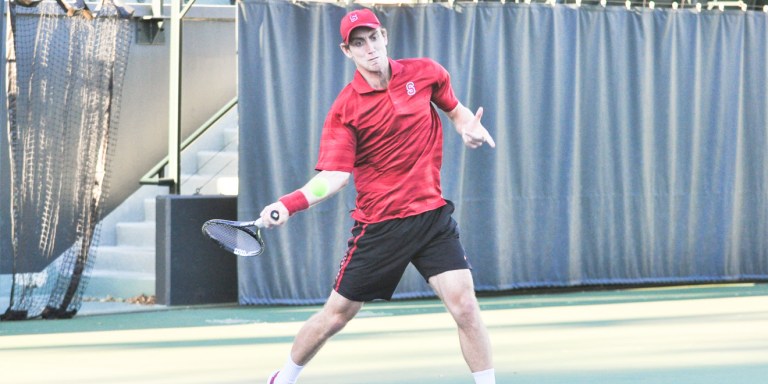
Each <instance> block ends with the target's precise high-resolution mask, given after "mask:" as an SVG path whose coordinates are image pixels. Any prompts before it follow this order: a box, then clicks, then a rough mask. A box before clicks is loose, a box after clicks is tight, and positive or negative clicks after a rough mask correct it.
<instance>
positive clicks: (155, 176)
mask: <svg viewBox="0 0 768 384" xmlns="http://www.w3.org/2000/svg"><path fill="white" fill-rule="evenodd" d="M236 105H237V97H235V98H233V99H232V100H230V101H229V102H228V103H227V104H225V105H224V106H223V107H222V108H221V109H219V111H218V112H216V113H215V114H213V116H211V117H210V118H209V119H208V120H207V121H206V122H205V123H203V125H201V126H200V128H198V129H197V130H196V131H195V132H193V133H192V134H191V135H190V136H189V137H188V138H186V139H185V140H184V141H183V142H182V143H181V145H180V147H181V148H180V150H181V151H183V150H184V149H186V148H187V147H188V146H190V145H191V144H192V143H193V142H195V140H197V138H198V137H200V136H202V134H203V133H205V132H206V131H207V130H208V129H209V128H210V127H212V126H213V125H214V124H216V122H217V121H219V119H221V118H222V116H224V115H225V114H226V113H227V112H229V111H230V110H231V109H232V108H234V107H235V106H236ZM169 160H170V158H169V157H168V156H165V158H164V159H163V160H160V162H159V163H157V165H155V166H154V167H152V169H150V170H149V172H147V173H145V174H144V176H142V177H141V179H140V180H139V184H141V185H170V184H173V179H169V178H164V177H163V176H164V168H165V166H167V165H168V162H169Z"/></svg>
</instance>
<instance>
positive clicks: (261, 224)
mask: <svg viewBox="0 0 768 384" xmlns="http://www.w3.org/2000/svg"><path fill="white" fill-rule="evenodd" d="M269 217H271V218H272V220H279V219H280V212H278V211H277V210H274V211H272V212H270V213H269ZM253 225H254V226H256V227H259V228H264V222H263V221H262V220H261V218H258V219H256V221H254V222H253Z"/></svg>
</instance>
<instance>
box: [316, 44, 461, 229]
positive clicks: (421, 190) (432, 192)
mask: <svg viewBox="0 0 768 384" xmlns="http://www.w3.org/2000/svg"><path fill="white" fill-rule="evenodd" d="M389 65H390V68H391V70H392V78H391V79H390V82H389V86H388V87H387V89H383V90H375V89H373V88H371V87H370V86H369V85H368V83H367V82H366V81H365V79H364V78H363V76H362V75H361V74H360V73H359V72H355V77H354V79H353V80H352V82H351V83H349V84H348V85H347V86H346V87H345V88H344V89H343V90H342V91H341V92H340V93H339V95H338V96H337V98H336V101H335V102H334V103H333V106H332V107H331V110H330V111H329V112H328V116H327V117H326V120H325V124H324V125H323V133H322V136H321V139H320V153H319V156H318V157H319V158H318V162H317V165H316V167H315V168H316V169H317V170H319V171H320V170H326V171H343V172H351V173H352V174H353V176H354V181H355V188H356V189H357V200H356V203H355V210H354V211H353V212H352V218H353V219H355V220H357V221H360V222H364V223H376V222H380V221H384V220H389V219H394V218H403V217H408V216H413V215H417V214H419V213H422V212H426V211H429V210H432V209H435V208H438V207H441V206H443V205H444V204H445V200H444V199H443V196H442V192H441V189H440V167H441V166H442V158H443V132H442V124H441V122H440V118H439V117H438V115H437V111H436V110H435V108H434V106H437V107H439V108H440V109H442V110H444V111H451V110H453V109H454V108H456V106H457V105H458V103H459V101H458V100H457V99H456V96H455V95H454V93H453V88H452V87H451V83H450V76H449V74H448V71H446V70H445V68H443V67H442V66H441V65H440V64H438V63H436V62H434V61H432V60H430V59H404V60H392V59H390V60H389Z"/></svg>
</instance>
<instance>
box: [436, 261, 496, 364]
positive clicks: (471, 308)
mask: <svg viewBox="0 0 768 384" xmlns="http://www.w3.org/2000/svg"><path fill="white" fill-rule="evenodd" d="M429 284H430V285H431V286H432V289H434V290H435V293H437V295H438V297H440V299H441V300H442V301H443V303H444V304H445V306H446V308H447V309H448V312H450V314H451V315H452V316H453V319H454V320H455V321H456V325H457V326H458V331H459V342H460V344H461V352H462V354H463V355H464V360H465V361H466V362H467V365H468V366H469V369H470V370H471V371H472V372H481V371H486V370H489V369H492V368H493V353H492V351H491V339H490V336H489V335H488V330H487V329H486V328H485V324H484V323H483V319H482V317H481V315H480V305H479V304H478V303H477V298H476V297H475V288H474V283H473V282H472V274H471V273H470V271H469V270H468V269H460V270H456V271H448V272H444V273H441V274H439V275H436V276H433V277H431V278H430V279H429Z"/></svg>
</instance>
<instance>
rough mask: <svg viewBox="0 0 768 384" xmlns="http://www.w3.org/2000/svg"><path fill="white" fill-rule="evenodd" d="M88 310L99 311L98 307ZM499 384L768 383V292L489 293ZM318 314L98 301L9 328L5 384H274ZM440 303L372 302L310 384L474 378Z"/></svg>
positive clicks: (1, 330) (1, 361)
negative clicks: (129, 307) (110, 308)
mask: <svg viewBox="0 0 768 384" xmlns="http://www.w3.org/2000/svg"><path fill="white" fill-rule="evenodd" d="M86 304H88V303H86ZM481 306H482V308H483V315H484V319H485V322H486V324H487V325H488V327H489V330H490V333H491V337H492V339H493V346H494V354H495V362H496V370H497V382H498V383H500V384H501V383H510V384H512V383H531V384H533V383H535V384H546V383H606V384H608V383H610V384H619V383H674V384H679V383H691V384H693V383H696V384H702V383H717V384H722V383H728V384H736V383H745V384H746V383H749V384H754V383H766V382H768V284H751V283H749V284H727V285H700V286H685V287H666V288H642V289H621V290H589V291H580V292H564V293H552V292H549V293H545V292H534V293H515V294H510V295H506V296H486V297H481ZM317 309H318V307H316V306H306V307H290V306H285V307H252V306H235V305H232V306H207V307H183V308H179V307H171V308H168V307H161V306H153V307H142V308H140V309H139V310H133V311H131V312H127V313H126V312H120V313H105V312H104V311H102V312H101V313H100V312H99V310H98V308H96V305H90V307H89V305H86V306H84V308H83V311H82V313H81V315H78V316H76V317H75V318H74V319H71V320H31V321H21V322H2V323H0V377H2V379H1V380H0V382H2V383H14V384H18V383H73V384H74V383H209V384H213V383H259V384H261V383H264V382H265V379H266V377H267V375H268V374H269V373H270V372H271V371H272V370H274V369H277V368H279V367H280V366H281V365H282V363H283V361H284V360H285V357H286V356H287V354H288V351H289V349H290V343H291V341H292V339H293V335H294V334H295V333H296V331H297V330H298V328H299V327H300V326H301V324H302V321H303V320H305V319H307V318H308V317H309V316H311V314H313V313H314V312H315V311H317ZM471 382H472V378H471V375H470V374H469V372H468V370H467V368H466V366H465V365H464V362H463V360H462V358H461V352H460V350H459V345H458V338H457V336H456V330H455V326H454V324H453V321H452V320H451V318H450V316H449V315H448V314H447V313H446V312H445V311H444V310H443V308H442V305H441V304H440V303H439V302H438V301H436V300H414V301H399V302H391V303H384V302H381V303H372V304H368V305H366V306H365V307H364V308H363V310H362V311H361V312H360V314H359V315H358V317H357V318H356V319H355V320H353V321H352V322H351V323H350V324H349V326H348V327H347V328H346V329H345V330H343V331H342V332H341V333H340V334H339V335H337V336H336V337H335V338H333V339H332V340H331V341H330V342H329V343H328V344H327V345H326V347H325V348H324V349H323V350H322V351H321V352H320V353H319V354H318V356H317V357H316V358H315V360H313V361H312V362H311V363H310V365H309V366H308V367H307V368H306V369H305V371H304V372H303V373H302V377H301V379H300V381H299V383H301V384H313V383H314V384H330V383H349V384H352V383H355V384H378V383H417V384H431V383H448V384H453V383H471Z"/></svg>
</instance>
